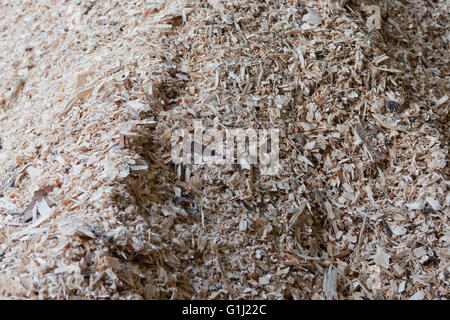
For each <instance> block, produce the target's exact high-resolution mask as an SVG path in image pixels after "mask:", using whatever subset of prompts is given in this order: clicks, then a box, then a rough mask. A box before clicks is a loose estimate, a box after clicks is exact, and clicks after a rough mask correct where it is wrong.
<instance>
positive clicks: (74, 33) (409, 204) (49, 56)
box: [0, 0, 450, 299]
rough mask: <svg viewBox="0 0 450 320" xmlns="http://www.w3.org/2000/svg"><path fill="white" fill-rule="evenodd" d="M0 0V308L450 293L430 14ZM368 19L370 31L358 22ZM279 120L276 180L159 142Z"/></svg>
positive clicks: (442, 33) (276, 5) (440, 22)
mask: <svg viewBox="0 0 450 320" xmlns="http://www.w3.org/2000/svg"><path fill="white" fill-rule="evenodd" d="M367 4H368V5H375V6H377V8H379V9H380V16H379V18H380V19H379V22H380V29H377V28H374V25H373V22H376V21H374V20H373V19H374V17H375V18H377V16H373V14H376V12H375V13H374V12H370V10H365V8H364V7H363V6H361V5H360V4H359V3H358V2H357V1H342V0H340V1H336V0H331V1H330V0H320V1H301V0H291V1H288V0H280V1H270V0H267V1H244V0H233V1H221V0H208V1H201V0H186V1H181V0H175V1H168V0H159V1H156V0H155V1H146V2H144V1H135V3H134V1H133V2H132V1H113V0H110V1H100V2H95V1H90V2H89V1H86V2H85V1H83V2H79V1H65V2H64V4H62V3H61V2H59V1H51V0H37V1H25V0H23V1H22V0H21V1H2V2H1V4H0V72H1V79H2V81H1V82H0V297H1V298H9V299H18V298H31V299H36V298H38V299H74V298H97V299H102V298H103V299H140V298H144V299H229V298H234V299H306V298H312V299H324V298H326V299H334V298H339V299H361V298H363V299H380V298H381V299H411V298H412V299H440V298H445V297H446V296H447V295H448V294H449V289H448V288H449V280H448V279H449V272H450V265H449V255H450V252H449V241H450V228H449V223H448V219H449V215H450V210H449V205H450V193H449V179H448V173H449V172H448V146H449V143H448V141H449V132H448V131H449V130H448V121H449V118H448V111H449V110H448V109H449V103H448V92H449V54H448V52H449V50H448V41H449V30H448V25H449V21H448V14H447V12H449V8H448V2H446V1H445V0H438V1H432V2H431V1H425V0H418V1H414V2H406V1H368V2H367ZM369 22H372V24H370V23H369ZM194 120H201V121H202V124H203V125H204V126H205V127H208V128H218V129H224V128H255V129H278V130H279V132H280V164H279V172H278V174H277V175H273V176H271V175H263V174H261V172H260V169H259V166H258V165H251V166H249V165H244V164H243V165H221V166H219V165H218V166H207V165H195V164H191V165H175V164H174V163H173V162H172V161H171V150H172V148H173V147H174V145H173V143H172V140H171V135H172V133H173V132H175V130H178V129H187V130H191V132H192V124H193V122H194Z"/></svg>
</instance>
